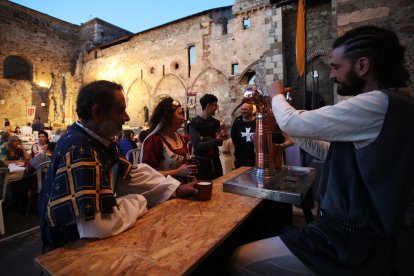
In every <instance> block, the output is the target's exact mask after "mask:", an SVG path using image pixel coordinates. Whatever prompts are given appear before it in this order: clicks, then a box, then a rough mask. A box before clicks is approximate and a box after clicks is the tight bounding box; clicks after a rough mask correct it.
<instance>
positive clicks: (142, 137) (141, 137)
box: [137, 129, 148, 148]
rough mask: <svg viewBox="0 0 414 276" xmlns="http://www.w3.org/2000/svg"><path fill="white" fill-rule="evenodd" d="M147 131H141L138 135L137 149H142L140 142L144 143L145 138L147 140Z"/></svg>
mask: <svg viewBox="0 0 414 276" xmlns="http://www.w3.org/2000/svg"><path fill="white" fill-rule="evenodd" d="M147 135H148V129H141V131H140V132H139V134H138V143H137V144H138V148H142V142H144V140H145V138H147Z"/></svg>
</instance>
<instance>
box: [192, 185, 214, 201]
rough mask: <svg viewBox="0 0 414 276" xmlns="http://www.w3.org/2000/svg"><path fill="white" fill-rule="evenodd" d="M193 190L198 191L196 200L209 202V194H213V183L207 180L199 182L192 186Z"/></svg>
mask: <svg viewBox="0 0 414 276" xmlns="http://www.w3.org/2000/svg"><path fill="white" fill-rule="evenodd" d="M194 188H196V189H197V190H198V194H197V196H196V198H197V199H198V200H203V201H204V200H210V199H211V193H212V192H213V183H212V182H211V181H207V180H199V181H197V183H196V184H195V185H194Z"/></svg>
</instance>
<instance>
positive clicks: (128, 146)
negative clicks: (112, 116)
mask: <svg viewBox="0 0 414 276" xmlns="http://www.w3.org/2000/svg"><path fill="white" fill-rule="evenodd" d="M134 136H135V134H134V131H132V130H130V129H124V131H123V132H122V139H121V140H120V141H119V143H118V144H119V148H120V150H121V154H122V156H124V157H125V156H126V154H127V152H128V151H130V150H132V149H136V148H138V145H137V143H136V142H135V138H134ZM128 161H129V162H131V163H132V162H133V157H132V156H130V158H129V160H128Z"/></svg>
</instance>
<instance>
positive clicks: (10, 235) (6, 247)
mask: <svg viewBox="0 0 414 276" xmlns="http://www.w3.org/2000/svg"><path fill="white" fill-rule="evenodd" d="M4 222H5V228H6V234H5V235H2V236H0V275H2V276H9V275H10V276H25V275H39V271H38V270H37V269H36V267H35V265H34V263H33V259H34V258H35V257H36V256H38V255H40V253H41V241H40V231H39V227H38V224H39V217H38V216H37V214H30V215H29V216H23V215H20V214H19V213H18V212H16V211H14V210H9V209H7V206H6V210H4ZM22 232H23V233H22Z"/></svg>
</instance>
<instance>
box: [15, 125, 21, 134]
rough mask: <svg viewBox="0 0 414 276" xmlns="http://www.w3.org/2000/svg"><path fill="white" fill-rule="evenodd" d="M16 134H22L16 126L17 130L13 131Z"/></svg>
mask: <svg viewBox="0 0 414 276" xmlns="http://www.w3.org/2000/svg"><path fill="white" fill-rule="evenodd" d="M13 133H14V134H16V135H17V134H21V133H22V132H21V131H20V127H18V126H16V128H15V129H14V131H13Z"/></svg>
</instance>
